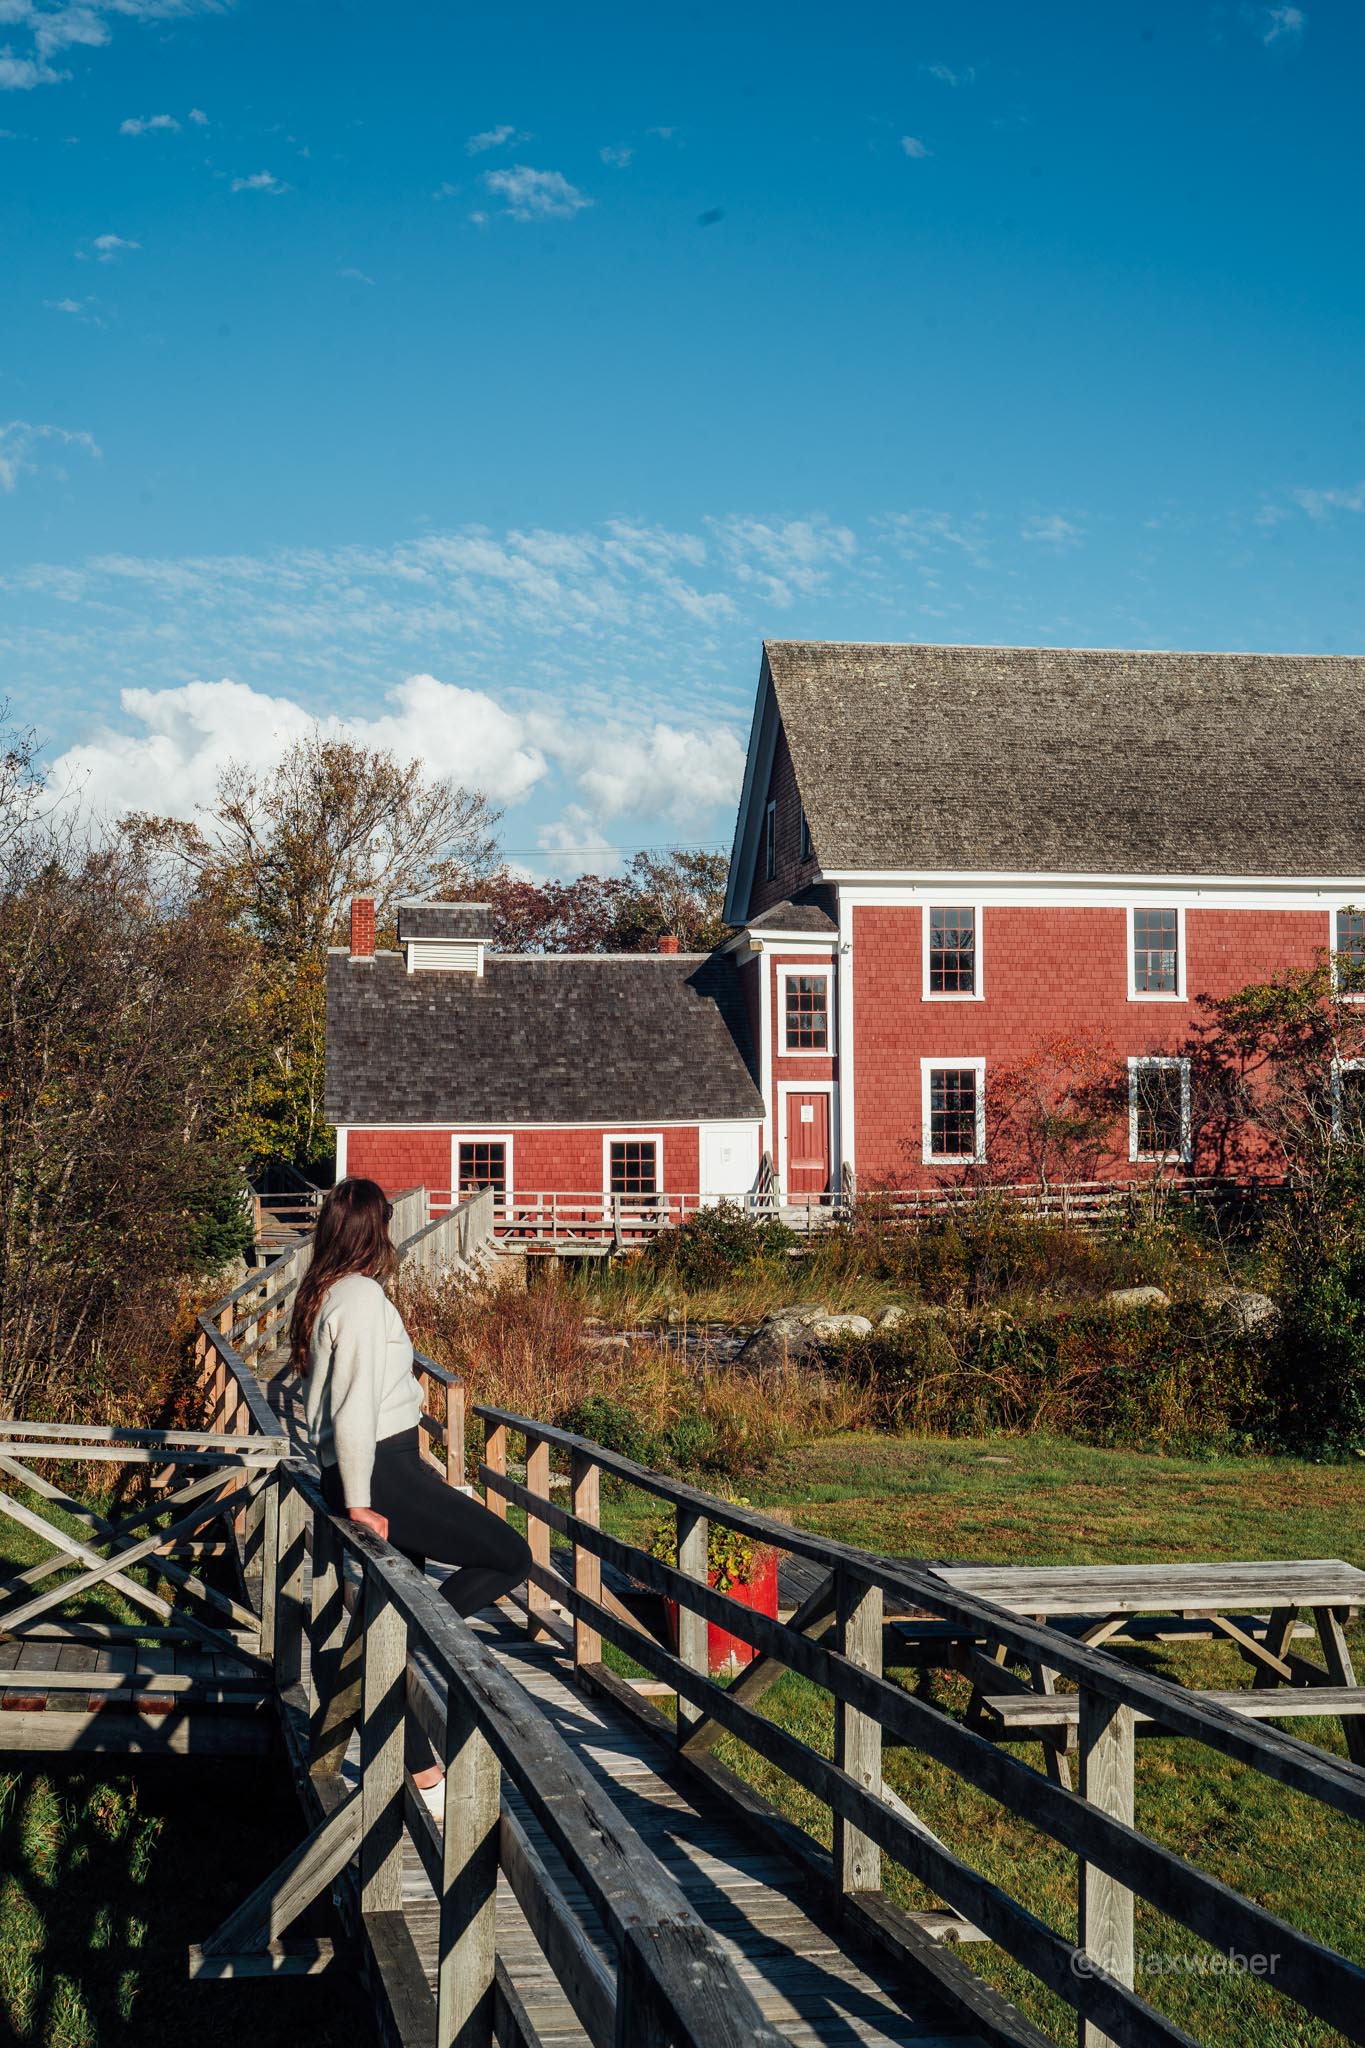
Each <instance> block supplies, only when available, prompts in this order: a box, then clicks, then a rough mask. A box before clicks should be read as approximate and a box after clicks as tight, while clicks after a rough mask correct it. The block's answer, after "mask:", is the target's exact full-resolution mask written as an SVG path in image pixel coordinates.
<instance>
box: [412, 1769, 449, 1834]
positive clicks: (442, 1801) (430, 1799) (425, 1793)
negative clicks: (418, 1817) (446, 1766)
mask: <svg viewBox="0 0 1365 2048" xmlns="http://www.w3.org/2000/svg"><path fill="white" fill-rule="evenodd" d="M414 1790H415V1791H416V1792H417V1794H418V1797H419V1798H420V1799H421V1802H422V1804H423V1806H425V1808H426V1810H427V1812H428V1813H429V1814H430V1815H431V1817H432V1819H433V1820H434V1821H435V1823H436V1825H437V1827H438V1828H440V1827H444V1826H445V1819H446V1781H445V1779H444V1778H438V1779H437V1780H436V1783H435V1784H434V1785H418V1786H415V1787H414Z"/></svg>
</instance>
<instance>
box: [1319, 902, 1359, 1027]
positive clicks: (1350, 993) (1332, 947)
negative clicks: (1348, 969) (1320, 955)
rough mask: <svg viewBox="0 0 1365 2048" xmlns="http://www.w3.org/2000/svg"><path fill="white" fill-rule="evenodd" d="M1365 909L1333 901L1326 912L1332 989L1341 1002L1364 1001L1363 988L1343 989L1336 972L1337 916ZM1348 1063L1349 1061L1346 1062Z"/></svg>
mask: <svg viewBox="0 0 1365 2048" xmlns="http://www.w3.org/2000/svg"><path fill="white" fill-rule="evenodd" d="M1359 909H1365V904H1358V903H1334V904H1333V905H1332V908H1331V909H1330V910H1329V911H1328V913H1327V957H1328V959H1329V960H1330V961H1331V963H1332V990H1333V993H1334V994H1335V995H1338V996H1340V998H1341V1000H1342V1002H1343V1003H1365V989H1348V990H1343V989H1342V986H1341V978H1340V976H1339V975H1338V973H1337V917H1338V914H1339V913H1340V912H1341V911H1343V910H1359ZM1348 1064H1349V1062H1348Z"/></svg>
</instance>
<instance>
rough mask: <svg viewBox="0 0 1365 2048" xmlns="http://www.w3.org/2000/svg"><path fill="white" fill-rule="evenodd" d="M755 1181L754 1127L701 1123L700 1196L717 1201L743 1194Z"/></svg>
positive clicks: (756, 1134) (756, 1140)
mask: <svg viewBox="0 0 1365 2048" xmlns="http://www.w3.org/2000/svg"><path fill="white" fill-rule="evenodd" d="M757 1178H758V1125H757V1124H703V1125H702V1127H701V1194H702V1200H703V1201H709V1202H718V1201H721V1200H722V1199H723V1198H725V1197H727V1196H729V1197H731V1198H733V1197H734V1196H736V1195H747V1194H748V1192H749V1190H750V1188H751V1187H752V1186H753V1184H754V1182H755V1180H756V1179H757Z"/></svg>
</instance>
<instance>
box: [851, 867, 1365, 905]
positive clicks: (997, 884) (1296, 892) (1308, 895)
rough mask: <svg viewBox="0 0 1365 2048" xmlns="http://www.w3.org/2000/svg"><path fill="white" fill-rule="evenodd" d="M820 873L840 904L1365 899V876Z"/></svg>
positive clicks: (1293, 902)
mask: <svg viewBox="0 0 1365 2048" xmlns="http://www.w3.org/2000/svg"><path fill="white" fill-rule="evenodd" d="M816 879H817V880H819V881H822V882H835V883H837V884H838V885H839V895H840V900H841V902H842V901H847V902H850V903H852V904H854V905H855V906H860V907H862V908H865V909H872V908H875V907H886V906H890V905H893V904H898V903H931V902H932V903H952V902H959V903H984V904H991V905H1002V904H1016V905H1018V906H1019V907H1020V908H1021V909H1053V908H1055V907H1057V906H1058V905H1062V906H1067V907H1073V908H1077V909H1081V908H1088V907H1090V906H1091V905H1101V906H1112V907H1114V908H1115V909H1120V910H1122V909H1126V908H1127V907H1128V905H1130V904H1134V903H1136V904H1139V905H1141V906H1142V907H1144V908H1147V907H1155V908H1158V909H1159V908H1162V907H1164V906H1165V905H1168V904H1171V903H1175V904H1178V905H1180V906H1181V907H1183V908H1188V909H1199V908H1201V907H1208V906H1209V905H1212V904H1217V905H1219V906H1221V907H1225V908H1227V909H1229V910H1322V909H1338V910H1345V909H1349V908H1350V907H1351V906H1352V905H1354V904H1357V903H1365V876H1361V877H1358V878H1352V877H1350V876H1346V877H1344V878H1342V877H1334V876H1323V877H1320V878H1319V877H1314V876H1277V875H1109V874H1102V875H1081V874H1066V875H1037V874H1002V873H996V872H987V871H985V870H982V871H981V872H979V873H978V872H971V871H965V872H962V873H954V874H947V873H944V874H934V873H930V872H927V871H926V872H923V873H910V872H906V873H897V872H892V871H888V872H887V873H885V874H872V873H868V874H837V873H833V872H830V871H826V872H824V873H822V874H821V875H819V876H818V877H817V878H816Z"/></svg>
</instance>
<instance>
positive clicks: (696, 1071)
mask: <svg viewBox="0 0 1365 2048" xmlns="http://www.w3.org/2000/svg"><path fill="white" fill-rule="evenodd" d="M753 1067H754V1060H753V1052H752V1047H751V1045H750V1042H749V1032H748V1026H747V1023H746V1021H745V1015H744V1007H743V1003H742V1000H741V998H740V993H739V986H738V982H737V980H736V969H735V967H734V964H733V962H732V961H730V960H729V959H727V958H725V957H724V956H721V955H709V956H708V955H704V954H686V953H674V954H656V953H644V954H630V955H610V954H594V955H572V956H571V955H567V954H560V955H554V954H543V955H536V956H523V955H512V954H497V953H490V954H487V955H486V956H485V960H484V972H483V974H482V976H478V975H475V974H472V973H457V972H419V973H417V974H409V973H408V972H407V968H406V965H405V963H404V961H403V958H402V956H401V955H400V954H398V953H377V954H376V955H375V957H374V960H373V962H372V963H353V962H352V961H351V960H350V958H349V957H348V955H347V953H346V951H345V949H344V948H335V949H333V950H332V951H331V952H330V953H329V955H328V960H327V1093H326V1113H327V1116H328V1119H329V1121H331V1122H332V1123H341V1124H389V1123H394V1124H422V1123H429V1124H438V1125H452V1126H453V1125H459V1124H463V1123H469V1124H486V1123H494V1124H509V1125H513V1124H563V1123H598V1122H601V1123H644V1124H648V1123H650V1122H652V1121H655V1120H659V1121H664V1120H667V1121H674V1120H691V1119H693V1118H695V1119H697V1120H699V1121H700V1120H707V1119H716V1118H721V1119H723V1118H731V1117H733V1118H744V1117H757V1116H761V1115H762V1114H763V1103H762V1098H761V1097H760V1095H759V1092H758V1088H757V1086H756V1084H755V1081H754V1075H753Z"/></svg>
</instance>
